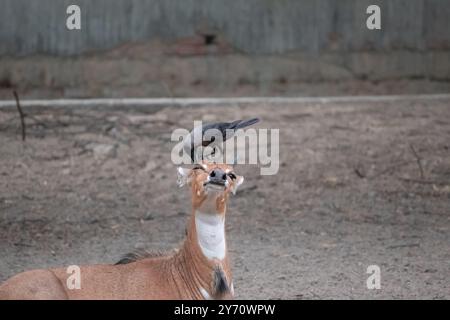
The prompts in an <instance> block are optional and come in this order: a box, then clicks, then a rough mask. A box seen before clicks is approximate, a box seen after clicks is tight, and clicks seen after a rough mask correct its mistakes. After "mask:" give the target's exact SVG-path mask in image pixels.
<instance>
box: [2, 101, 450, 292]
mask: <svg viewBox="0 0 450 320" xmlns="http://www.w3.org/2000/svg"><path fill="white" fill-rule="evenodd" d="M26 112H27V113H28V115H29V116H30V117H28V118H27V124H28V133H27V141H26V142H25V143H23V142H22V141H21V140H20V122H19V118H18V115H17V111H16V110H15V109H13V108H10V109H0V253H1V256H0V281H3V280H5V279H6V278H7V277H9V276H11V275H13V274H15V273H17V272H21V271H24V270H27V269H32V268H42V267H50V266H62V265H69V264H87V263H113V262H115V261H117V259H118V258H119V257H120V256H121V255H122V254H123V253H126V252H129V251H131V250H133V249H135V248H140V247H146V248H154V249H168V248H173V247H176V246H177V245H178V244H179V243H180V242H181V241H182V239H183V236H184V228H185V223H186V220H187V216H188V214H189V198H188V192H187V191H186V190H179V189H178V188H177V186H176V174H175V166H174V165H173V164H172V163H171V161H170V151H171V149H172V147H173V143H171V142H170V134H171V132H172V130H173V129H175V128H178V127H185V128H189V127H191V126H192V124H193V120H195V119H197V120H198V119H204V120H208V121H212V120H232V119H237V118H247V117H253V116H259V117H260V118H261V119H262V120H263V121H262V123H261V124H260V125H259V127H261V128H280V157H281V159H280V161H281V167H280V171H279V173H278V174H277V175H274V176H260V175H259V169H258V168H257V167H254V166H238V167H237V168H236V171H237V172H239V173H241V174H243V175H244V176H245V178H246V182H245V184H244V186H243V187H242V190H241V192H240V193H239V192H238V194H237V195H236V196H235V197H234V198H232V199H231V202H230V206H229V212H228V216H227V217H228V218H227V235H228V242H229V247H230V249H231V255H232V260H233V271H234V278H235V279H234V284H235V289H236V293H237V298H241V299H258V298H259V299H269V298H270V299H280V298H281V299H319V298H321V299H322V298H332V299H359V298H368V299H374V298H377V299H385V298H401V299H405V298H413V299H416V298H446V299H449V298H450V101H449V100H445V99H443V100H434V101H427V100H417V101H404V102H372V103H365V104H361V103H327V104H311V103H309V104H308V103H304V104H298V105H294V104H291V105H277V106H271V105H262V106H250V105H240V106H237V105H235V106H226V107H223V108H222V107H217V106H215V107H205V106H196V107H188V108H175V107H164V108H163V107H152V108H137V107H133V106H130V107H129V108H122V109H106V108H105V109H86V108H71V109H52V108H43V107H41V108H30V109H27V110H26ZM418 159H420V161H418ZM419 162H420V166H419ZM420 167H422V171H423V173H422V172H421V169H420ZM372 264H376V265H379V266H380V268H381V289H380V290H368V289H367V288H366V279H367V277H368V276H369V275H368V274H366V268H367V266H369V265H372Z"/></svg>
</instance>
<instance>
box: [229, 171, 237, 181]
mask: <svg viewBox="0 0 450 320" xmlns="http://www.w3.org/2000/svg"><path fill="white" fill-rule="evenodd" d="M228 176H229V177H230V178H231V180H235V179H236V175H235V174H234V173H232V172H230V173H229V174H228Z"/></svg>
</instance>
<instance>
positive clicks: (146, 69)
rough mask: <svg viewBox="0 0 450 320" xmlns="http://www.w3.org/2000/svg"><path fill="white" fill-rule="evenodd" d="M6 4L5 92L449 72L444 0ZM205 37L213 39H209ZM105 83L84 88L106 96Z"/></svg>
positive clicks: (1, 28) (1, 71) (2, 38)
mask: <svg viewBox="0 0 450 320" xmlns="http://www.w3.org/2000/svg"><path fill="white" fill-rule="evenodd" d="M69 4H78V5H79V6H80V7H81V10H82V30H81V31H69V30H67V29H66V26H65V24H66V18H67V15H66V8H67V6H68V5H69ZM370 4H378V5H379V6H380V7H381V10H382V13H381V14H382V30H381V31H371V30H368V29H367V28H366V25H365V23H366V18H367V14H366V8H367V6H368V5H370ZM0 6H1V10H0V88H1V87H2V86H3V87H8V86H22V87H26V88H34V87H36V88H37V87H40V86H41V87H42V86H45V87H52V88H62V90H66V91H67V88H72V89H73V90H72V92H74V90H75V91H76V90H77V88H79V87H81V86H84V87H89V86H93V87H95V86H97V87H101V86H103V87H105V86H109V88H108V90H113V89H111V88H114V87H117V88H119V87H126V86H128V87H130V88H135V87H136V86H141V87H142V85H143V83H145V86H146V87H144V88H143V89H144V91H139V92H146V94H147V95H167V90H166V89H161V88H166V87H167V86H169V87H170V88H175V87H176V88H177V90H178V88H179V87H183V86H186V90H184V91H182V92H179V94H185V92H188V91H189V88H188V87H192V86H196V85H197V86H198V85H201V84H204V83H208V85H210V86H212V87H214V88H221V89H220V90H225V91H227V90H231V89H232V87H233V86H236V85H246V84H252V85H256V86H258V87H261V86H270V85H271V83H274V82H277V83H286V82H287V83H295V82H304V81H337V80H341V79H343V80H348V79H372V80H377V81H378V80H385V79H398V78H426V79H435V80H439V81H448V80H450V55H449V53H450V2H449V1H448V0H227V1H224V0H148V1H144V0H126V1H124V0H95V1H92V0H0ZM205 35H213V36H214V38H213V41H212V43H210V44H207V43H206V42H205V40H206V38H205ZM103 89H104V88H103ZM103 89H102V90H103ZM164 90H165V92H163V91H164ZM173 90H175V89H173ZM100 91H101V90H100ZM100 91H98V90H97V91H93V92H91V93H89V95H91V94H93V95H95V94H100V95H108V94H109V93H107V92H106V91H104V90H103V91H101V92H100ZM98 92H100V93H98Z"/></svg>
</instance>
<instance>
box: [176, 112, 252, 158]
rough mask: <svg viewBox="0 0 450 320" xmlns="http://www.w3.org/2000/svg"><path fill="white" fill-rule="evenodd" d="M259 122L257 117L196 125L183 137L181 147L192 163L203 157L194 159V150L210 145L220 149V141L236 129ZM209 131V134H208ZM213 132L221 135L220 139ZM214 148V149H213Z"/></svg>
mask: <svg viewBox="0 0 450 320" xmlns="http://www.w3.org/2000/svg"><path fill="white" fill-rule="evenodd" d="M257 122H259V119H258V118H253V119H250V120H236V121H233V122H216V123H209V124H204V125H201V126H197V127H195V128H194V129H192V131H191V132H190V133H189V134H187V135H186V136H185V137H184V139H183V149H184V151H185V152H186V153H187V154H189V155H190V157H191V160H192V162H193V163H196V162H198V161H199V160H202V159H203V155H202V158H201V159H196V158H197V157H196V150H197V149H198V148H200V147H211V148H213V149H214V148H216V147H217V148H219V149H221V145H220V144H221V143H222V142H225V141H226V140H228V139H230V138H232V137H233V136H234V135H235V133H236V131H237V130H238V129H242V128H245V127H248V126H251V125H253V124H255V123H257ZM208 133H209V134H208ZM214 133H219V134H221V135H222V140H221V141H218V140H220V139H216V136H217V135H215V134H214ZM214 150H215V149H214Z"/></svg>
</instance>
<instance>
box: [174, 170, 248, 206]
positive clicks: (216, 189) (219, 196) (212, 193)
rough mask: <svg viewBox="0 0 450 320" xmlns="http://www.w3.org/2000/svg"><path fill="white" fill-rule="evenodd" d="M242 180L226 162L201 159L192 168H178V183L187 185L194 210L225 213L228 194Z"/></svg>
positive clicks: (233, 190)
mask: <svg viewBox="0 0 450 320" xmlns="http://www.w3.org/2000/svg"><path fill="white" fill-rule="evenodd" d="M243 182H244V177H243V176H238V175H236V174H235V173H234V171H233V167H231V166H230V165H227V164H216V163H209V162H206V161H202V162H200V163H199V164H197V165H195V166H194V167H193V168H192V169H186V168H181V167H179V168H178V185H179V186H180V187H182V186H184V185H189V186H190V187H191V191H192V205H193V207H194V210H200V211H202V212H216V213H220V214H222V213H225V210H226V203H227V200H228V196H229V194H230V192H231V193H233V194H235V193H236V191H237V189H238V187H239V186H240V185H241V184H242V183H243Z"/></svg>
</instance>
